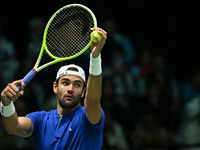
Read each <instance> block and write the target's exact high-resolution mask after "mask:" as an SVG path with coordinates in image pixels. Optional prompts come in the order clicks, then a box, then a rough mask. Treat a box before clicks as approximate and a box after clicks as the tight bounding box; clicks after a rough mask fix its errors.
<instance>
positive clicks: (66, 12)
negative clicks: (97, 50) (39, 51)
mask: <svg viewBox="0 0 200 150" xmlns="http://www.w3.org/2000/svg"><path fill="white" fill-rule="evenodd" d="M92 27H97V20H96V17H95V15H94V13H93V12H92V11H91V10H90V9H89V8H87V7H86V6H84V5H81V4H70V5H66V6H64V7H62V8H60V9H59V10H58V11H56V12H55V13H54V14H53V16H52V17H51V18H50V20H49V21H48V23H47V25H46V28H45V31H44V36H43V44H42V45H43V46H44V47H43V48H44V49H45V50H46V52H47V53H48V55H49V56H50V57H52V58H53V59H58V60H61V61H63V59H64V60H69V59H73V58H75V57H78V56H79V55H81V54H82V53H84V52H85V51H86V50H87V49H88V48H89V47H90V45H91V43H92V40H91V32H92V31H91V30H90V28H92Z"/></svg>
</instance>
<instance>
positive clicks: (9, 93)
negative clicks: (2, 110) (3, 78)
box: [1, 80, 25, 105]
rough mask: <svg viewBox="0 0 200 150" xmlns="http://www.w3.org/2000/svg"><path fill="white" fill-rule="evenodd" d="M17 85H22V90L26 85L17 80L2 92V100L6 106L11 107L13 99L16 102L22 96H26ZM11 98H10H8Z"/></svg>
mask: <svg viewBox="0 0 200 150" xmlns="http://www.w3.org/2000/svg"><path fill="white" fill-rule="evenodd" d="M17 85H21V88H22V89H24V87H25V84H24V82H23V80H17V81H14V82H12V83H9V84H8V85H7V87H6V88H5V89H4V90H3V91H2V92H1V100H2V103H3V104H4V105H9V104H10V102H11V101H10V100H9V98H11V99H12V100H13V101H16V100H17V99H18V98H19V97H20V96H22V95H23V94H24V91H23V90H22V91H19V89H18V88H17ZM8 97H9V98H8Z"/></svg>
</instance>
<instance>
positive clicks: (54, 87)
mask: <svg viewBox="0 0 200 150" xmlns="http://www.w3.org/2000/svg"><path fill="white" fill-rule="evenodd" d="M53 91H54V93H55V94H57V92H58V85H57V83H56V81H54V82H53Z"/></svg>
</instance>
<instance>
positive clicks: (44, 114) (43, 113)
mask: <svg viewBox="0 0 200 150" xmlns="http://www.w3.org/2000/svg"><path fill="white" fill-rule="evenodd" d="M55 113H56V110H51V111H45V110H42V111H35V112H32V113H30V114H27V115H26V117H29V118H30V117H41V118H44V117H48V116H54V114H55Z"/></svg>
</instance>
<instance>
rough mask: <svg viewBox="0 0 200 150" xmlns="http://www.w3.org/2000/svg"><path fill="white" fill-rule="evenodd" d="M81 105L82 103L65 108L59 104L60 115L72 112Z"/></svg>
mask: <svg viewBox="0 0 200 150" xmlns="http://www.w3.org/2000/svg"><path fill="white" fill-rule="evenodd" d="M79 106H80V103H79V104H78V105H77V106H75V107H74V108H63V107H61V106H60V105H59V104H57V112H58V114H59V115H65V114H68V113H70V112H72V111H73V110H75V109H76V108H78V107H79Z"/></svg>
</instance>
